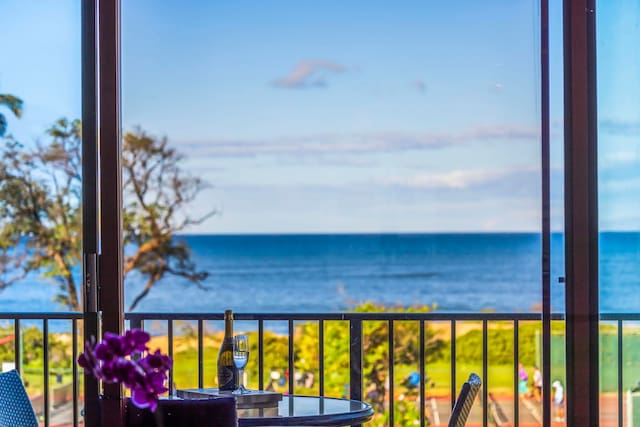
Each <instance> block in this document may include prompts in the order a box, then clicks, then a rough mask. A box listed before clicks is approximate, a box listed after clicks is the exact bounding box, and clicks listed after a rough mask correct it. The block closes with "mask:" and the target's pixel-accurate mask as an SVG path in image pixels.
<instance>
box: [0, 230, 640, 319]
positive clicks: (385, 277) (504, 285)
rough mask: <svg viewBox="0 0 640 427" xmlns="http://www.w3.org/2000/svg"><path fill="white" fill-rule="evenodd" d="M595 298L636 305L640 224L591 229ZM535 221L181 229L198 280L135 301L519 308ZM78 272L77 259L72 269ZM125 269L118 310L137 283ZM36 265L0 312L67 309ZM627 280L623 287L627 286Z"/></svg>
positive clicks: (147, 308) (166, 305) (537, 237)
mask: <svg viewBox="0 0 640 427" xmlns="http://www.w3.org/2000/svg"><path fill="white" fill-rule="evenodd" d="M600 234H601V262H600V272H601V310H602V311H603V312H635V311H637V307H638V306H640V297H637V296H636V294H638V293H637V292H633V291H634V290H636V289H640V286H639V285H640V281H639V280H638V279H637V278H639V277H640V263H638V262H637V261H638V258H639V255H638V253H636V248H637V247H640V246H639V245H638V244H637V243H638V242H640V232H634V231H627V232H617V231H614V232H608V231H607V232H601V233H600ZM541 236H542V235H541V233H528V232H518V233H503V232H474V233H457V232H454V233H332V234H329V233H323V234H316V233H306V234H293V233H292V234H267V233H264V234H182V235H177V236H176V238H177V239H184V240H185V241H186V243H187V244H188V245H189V246H190V247H191V251H192V257H193V261H194V262H195V263H196V265H197V266H198V269H200V270H203V271H207V272H209V277H208V278H207V279H206V280H205V281H204V282H203V286H204V289H202V288H200V287H198V286H195V285H193V284H190V283H188V282H187V281H186V280H184V279H182V278H175V277H172V276H166V277H165V278H163V279H162V280H161V281H160V282H158V283H157V284H156V286H155V287H154V289H153V290H152V291H151V292H150V293H149V295H148V296H147V297H146V298H145V299H143V300H142V302H141V303H140V305H139V306H138V307H137V308H136V310H135V311H136V312H222V311H223V310H224V309H226V308H231V309H233V310H235V311H239V312H265V313H267V312H294V313H303V312H341V311H347V310H350V309H352V308H354V306H356V305H358V304H361V303H364V302H374V303H376V304H380V305H383V306H414V305H416V304H418V305H424V306H431V305H436V306H437V310H438V311H440V312H480V311H495V312H529V311H532V310H534V308H537V307H539V306H540V302H541V301H542V285H541V283H542V274H541ZM563 250H564V245H563V235H562V234H561V233H552V234H551V278H552V280H551V296H552V309H553V311H556V312H558V311H560V312H561V311H563V307H564V285H563V284H562V283H559V281H558V278H559V277H561V276H562V275H564V271H563V269H564V266H563V259H562V256H563ZM74 275H76V276H77V280H78V281H79V280H80V270H79V267H78V268H76V269H75V270H74ZM144 283H145V279H144V277H141V275H140V274H139V273H137V272H132V273H131V274H129V275H128V276H127V277H126V280H125V310H126V309H127V308H128V307H129V304H130V302H131V301H132V298H133V297H134V296H135V295H137V293H138V292H139V291H140V290H141V289H142V287H143V286H144ZM56 291H57V288H56V286H55V285H52V282H51V281H47V279H43V278H42V277H41V276H39V275H36V274H31V275H29V276H28V277H27V278H26V279H25V280H24V281H23V282H22V283H17V284H14V285H13V286H11V287H10V288H8V289H6V290H4V291H2V292H0V312H14V311H32V312H33V311H35V312H41V311H42V312H47V311H66V310H65V308H64V307H62V306H60V305H59V304H56V303H54V302H53V298H54V296H55V293H56ZM630 291H632V292H630Z"/></svg>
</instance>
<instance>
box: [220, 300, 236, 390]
mask: <svg viewBox="0 0 640 427" xmlns="http://www.w3.org/2000/svg"><path fill="white" fill-rule="evenodd" d="M237 381H238V374H237V369H236V366H235V364H234V363H233V312H232V311H231V310H225V312H224V340H223V341H222V345H221V346H220V352H219V353H218V389H220V390H221V391H225V390H227V391H228V390H235V389H236V383H237Z"/></svg>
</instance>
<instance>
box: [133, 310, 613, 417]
mask: <svg viewBox="0 0 640 427" xmlns="http://www.w3.org/2000/svg"><path fill="white" fill-rule="evenodd" d="M234 317H235V319H236V320H237V321H253V322H257V331H258V362H257V363H258V387H259V389H264V352H265V350H266V349H265V348H264V332H265V327H264V323H265V322H270V321H283V322H287V324H288V332H287V336H288V356H287V359H288V361H287V363H288V372H289V375H288V385H287V388H288V390H287V391H288V393H291V394H293V393H294V377H295V369H296V368H295V363H294V345H295V344H294V332H295V328H294V322H317V325H318V346H319V348H318V359H319V360H318V373H319V374H318V376H319V390H318V391H319V394H320V395H323V394H324V391H325V390H324V386H325V366H324V354H325V342H324V336H323V332H324V325H325V323H326V322H331V321H344V322H348V324H349V360H350V367H349V368H350V375H349V379H350V381H349V385H348V387H349V397H350V398H351V399H355V400H363V399H364V397H365V396H364V395H363V388H362V386H363V356H365V355H364V354H363V345H362V338H363V331H364V328H363V325H364V324H365V323H366V322H386V323H387V325H388V329H387V331H388V337H387V339H388V350H387V363H388V366H389V372H388V396H389V399H390V401H389V404H388V407H387V411H388V419H389V424H390V425H394V416H395V414H394V412H395V410H394V402H393V398H394V396H395V387H396V381H395V378H394V363H393V361H394V360H395V354H394V352H395V343H394V327H395V324H396V322H407V321H408V322H419V334H418V336H417V337H416V338H417V340H418V346H419V356H418V357H419V375H420V378H421V379H425V378H426V372H425V357H426V354H425V344H426V343H425V324H428V323H429V322H448V323H449V325H450V326H449V328H450V331H451V348H450V354H451V356H450V359H451V360H450V366H451V372H450V384H451V390H450V397H451V406H453V403H454V402H455V398H456V395H457V389H456V388H457V379H459V378H458V374H459V373H458V372H457V366H456V365H457V364H456V326H457V324H458V323H459V322H478V323H479V324H480V325H481V330H482V367H481V369H482V371H481V372H480V373H479V374H480V375H481V376H482V379H483V382H484V387H483V393H482V396H481V402H482V403H481V408H482V409H481V411H482V420H483V426H485V427H486V426H487V425H488V420H489V413H490V404H491V402H490V399H489V396H488V390H489V388H490V382H489V375H488V357H487V355H488V349H489V340H488V324H489V322H512V324H513V344H514V360H515V361H517V360H518V355H519V337H518V331H519V326H520V322H524V321H538V322H540V321H541V314H539V313H437V312H427V313H359V312H349V313H236V314H235V315H234ZM609 317H610V316H609ZM125 318H126V319H127V320H128V321H129V326H130V327H132V328H140V329H144V326H145V322H149V321H166V322H167V330H168V332H169V333H168V349H169V354H170V355H171V356H173V350H174V348H173V347H174V346H173V336H174V335H173V331H174V323H175V322H176V321H191V322H196V323H197V342H198V372H197V377H198V387H203V385H204V371H203V366H204V361H203V337H204V334H205V330H204V322H208V321H222V320H223V315H222V314H211V313H189V314H187V313H181V314H175V313H127V314H126V316H125ZM552 320H554V321H557V320H563V316H562V315H561V314H554V315H553V316H552ZM463 375H468V372H465V373H463ZM513 376H514V381H513V396H514V397H513V408H514V414H513V418H514V420H513V425H514V426H516V427H517V426H518V425H519V415H518V406H519V402H518V396H519V394H518V364H517V362H516V363H514V373H513ZM465 378H466V377H465ZM170 387H173V377H171V378H170ZM419 390H420V393H419V397H418V401H419V408H422V409H421V410H420V411H419V412H420V420H419V421H420V426H421V427H422V426H425V425H426V419H425V411H424V408H425V405H426V401H425V397H426V393H425V381H423V380H421V381H420V384H419ZM172 391H173V389H172V390H171V392H172ZM547 404H548V401H547Z"/></svg>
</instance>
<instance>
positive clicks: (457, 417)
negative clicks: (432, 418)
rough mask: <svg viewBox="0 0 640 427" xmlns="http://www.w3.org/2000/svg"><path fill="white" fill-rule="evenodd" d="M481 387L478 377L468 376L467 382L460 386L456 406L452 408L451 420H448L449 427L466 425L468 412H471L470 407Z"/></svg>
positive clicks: (474, 375)
mask: <svg viewBox="0 0 640 427" xmlns="http://www.w3.org/2000/svg"><path fill="white" fill-rule="evenodd" d="M481 386H482V381H481V380H480V377H479V376H477V375H476V374H471V375H469V379H468V380H467V382H466V383H464V384H462V389H461V390H460V394H459V395H458V399H457V400H456V404H455V405H454V406H453V411H452V412H451V418H449V427H464V426H465V424H467V418H469V412H471V407H472V406H473V402H474V401H475V400H476V396H477V395H478V392H479V391H480V387H481Z"/></svg>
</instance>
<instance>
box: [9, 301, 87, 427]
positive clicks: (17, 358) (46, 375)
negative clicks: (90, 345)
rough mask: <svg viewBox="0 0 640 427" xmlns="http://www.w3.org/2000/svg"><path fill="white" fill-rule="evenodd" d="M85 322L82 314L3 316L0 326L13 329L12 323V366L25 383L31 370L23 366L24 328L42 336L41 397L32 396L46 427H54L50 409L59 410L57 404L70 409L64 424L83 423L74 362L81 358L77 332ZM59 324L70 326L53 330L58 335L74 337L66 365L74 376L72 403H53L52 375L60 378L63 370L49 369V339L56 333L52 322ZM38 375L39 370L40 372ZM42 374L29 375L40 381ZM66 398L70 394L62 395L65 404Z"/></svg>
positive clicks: (74, 424)
mask: <svg viewBox="0 0 640 427" xmlns="http://www.w3.org/2000/svg"><path fill="white" fill-rule="evenodd" d="M82 320H83V316H82V313H0V324H4V325H7V328H11V326H8V324H10V323H13V340H11V341H13V354H14V360H13V364H14V366H15V369H16V370H17V371H18V372H19V373H20V374H21V375H22V376H23V379H24V377H25V374H29V373H30V372H29V371H30V370H29V369H28V368H27V367H26V366H23V363H22V359H23V355H24V352H25V351H26V350H27V348H23V347H26V346H23V342H22V341H23V340H22V337H23V334H24V331H23V326H24V325H25V324H27V325H28V326H33V327H35V328H37V329H38V330H39V331H41V332H42V359H43V360H42V371H41V375H42V394H41V395H38V396H36V397H34V396H31V398H32V404H33V406H34V409H35V411H36V414H37V415H38V417H39V418H40V421H41V424H43V425H44V426H46V427H49V426H50V425H52V414H51V408H52V406H54V405H56V406H57V404H58V403H66V404H70V408H66V409H67V411H66V412H67V413H69V419H68V420H65V422H64V424H69V423H72V424H73V426H77V425H78V423H79V422H80V420H79V418H80V416H79V409H80V406H79V405H80V403H79V402H80V389H79V383H80V381H79V372H78V367H77V365H76V363H75V360H76V359H77V357H78V342H79V340H78V337H79V333H78V331H79V330H80V328H81V327H82ZM58 321H67V322H70V323H71V324H70V326H69V327H65V328H54V329H56V331H58V330H59V331H60V332H61V333H66V334H70V337H71V339H70V340H71V343H69V345H70V347H71V348H70V349H71V360H70V361H69V360H67V361H66V362H67V363H66V364H67V365H69V368H67V370H68V371H69V372H70V373H71V399H70V401H69V402H57V401H53V400H52V392H51V388H52V387H51V381H50V376H51V375H52V374H59V373H60V370H55V371H54V370H52V369H51V368H50V336H51V333H54V332H52V331H51V327H50V326H51V323H52V322H58ZM6 330H9V329H6ZM28 350H29V351H34V349H33V348H29V349H28ZM32 356H33V355H32ZM61 362H63V361H61ZM37 371H40V370H39V369H38V370H37ZM39 373H40V372H35V373H30V375H31V376H35V378H37V376H38V374H39ZM66 394H67V393H65V394H64V395H62V397H63V400H65V399H64V397H65V395H66ZM55 396H56V395H55V394H53V397H55ZM67 406H68V405H67ZM55 424H59V423H55Z"/></svg>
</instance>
